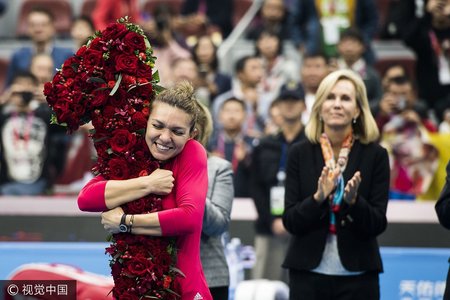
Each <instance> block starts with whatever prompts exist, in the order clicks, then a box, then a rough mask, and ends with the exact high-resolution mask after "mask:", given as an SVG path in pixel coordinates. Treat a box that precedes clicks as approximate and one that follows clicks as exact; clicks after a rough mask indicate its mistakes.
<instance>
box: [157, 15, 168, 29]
mask: <svg viewBox="0 0 450 300" xmlns="http://www.w3.org/2000/svg"><path fill="white" fill-rule="evenodd" d="M168 27H169V21H168V20H167V18H166V17H163V16H159V17H158V18H156V28H157V29H158V31H163V30H165V29H167V28H168Z"/></svg>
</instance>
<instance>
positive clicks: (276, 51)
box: [255, 30, 299, 110]
mask: <svg viewBox="0 0 450 300" xmlns="http://www.w3.org/2000/svg"><path fill="white" fill-rule="evenodd" d="M255 50H256V53H255V55H256V56H258V57H261V59H262V61H263V67H264V76H263V79H262V81H261V88H262V90H263V95H262V96H263V98H264V100H263V101H262V102H263V103H268V104H269V105H270V103H271V102H272V101H273V100H274V99H275V98H276V97H277V96H278V94H279V93H280V89H281V87H282V86H283V85H284V84H285V83H287V82H289V81H298V80H299V72H298V66H297V64H296V63H295V62H294V61H292V60H290V59H289V58H287V57H286V56H285V55H284V54H283V44H282V41H281V40H280V37H279V36H278V35H277V34H276V33H275V32H274V31H270V30H262V31H260V33H259V35H258V36H257V38H256V41H255ZM267 110H268V108H267Z"/></svg>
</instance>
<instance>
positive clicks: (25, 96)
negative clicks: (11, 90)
mask: <svg viewBox="0 0 450 300" xmlns="http://www.w3.org/2000/svg"><path fill="white" fill-rule="evenodd" d="M19 94H20V96H21V97H22V102H23V104H24V105H28V104H30V102H31V100H33V97H34V94H33V92H29V91H23V92H20V93H19Z"/></svg>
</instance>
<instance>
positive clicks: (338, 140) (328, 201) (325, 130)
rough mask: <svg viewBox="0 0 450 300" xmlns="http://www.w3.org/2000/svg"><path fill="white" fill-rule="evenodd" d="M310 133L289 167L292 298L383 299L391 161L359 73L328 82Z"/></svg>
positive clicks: (287, 202) (327, 79)
mask: <svg viewBox="0 0 450 300" xmlns="http://www.w3.org/2000/svg"><path fill="white" fill-rule="evenodd" d="M305 134H306V138H307V140H304V141H302V142H300V143H296V144H295V145H293V146H292V147H291V149H290V151H289V155H288V160H287V164H286V165H287V169H286V184H285V189H286V191H285V207H284V213H283V216H282V218H283V224H284V226H285V227H286V229H287V230H288V232H289V233H291V234H292V237H291V241H290V245H289V248H288V252H287V255H286V258H285V260H284V263H283V266H284V267H285V268H287V269H288V270H289V287H290V290H289V293H290V299H335V300H339V299H368V300H371V299H373V300H378V299H380V284H379V273H380V272H382V271H383V266H382V261H381V255H380V250H379V246H378V242H377V236H378V235H380V234H381V233H382V232H383V231H384V230H385V229H386V226H387V218H386V209H387V204H388V200H389V198H388V191H389V160H388V156H387V154H386V150H385V149H383V148H382V147H381V146H380V145H378V143H377V140H378V135H379V133H378V128H377V125H376V123H375V120H374V119H373V117H372V114H371V112H370V109H369V102H368V100H367V95H366V90H365V86H364V82H363V81H362V80H361V78H360V77H359V76H358V75H357V74H356V73H354V72H353V71H350V70H338V71H334V72H332V73H331V74H329V75H328V76H327V77H325V79H324V80H323V81H322V83H321V84H320V86H319V89H318V90H317V100H316V102H315V103H314V106H313V110H312V115H311V120H310V122H309V123H308V124H307V125H306V128H305Z"/></svg>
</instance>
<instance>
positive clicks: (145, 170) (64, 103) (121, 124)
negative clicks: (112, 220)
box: [44, 17, 181, 300]
mask: <svg viewBox="0 0 450 300" xmlns="http://www.w3.org/2000/svg"><path fill="white" fill-rule="evenodd" d="M154 62H155V57H153V50H152V48H151V46H150V43H149V42H148V39H147V38H146V36H145V35H144V32H143V30H142V29H141V28H140V27H139V26H137V25H135V24H132V23H129V22H128V18H127V17H125V18H121V19H120V20H118V22H117V23H114V24H111V25H110V26H108V27H107V28H106V29H105V30H103V31H102V32H96V33H95V34H94V35H93V36H92V37H91V38H90V39H89V41H88V42H87V43H86V45H84V46H82V47H81V48H80V49H79V50H78V51H77V53H76V54H75V55H74V56H72V57H71V58H69V59H67V60H66V61H65V62H64V65H63V66H62V69H61V70H58V72H57V73H56V75H55V76H54V78H53V80H52V82H48V83H46V85H45V89H44V94H45V96H46V97H47V102H48V104H49V105H50V107H51V108H52V110H53V112H54V114H53V119H52V121H53V122H54V123H57V124H60V125H63V126H66V127H67V130H68V132H69V133H71V132H73V131H75V130H77V129H78V127H79V126H80V125H82V124H85V123H87V122H89V121H92V124H93V126H94V130H93V131H92V132H91V136H92V138H93V140H94V145H95V148H96V150H97V156H98V159H97V163H96V165H95V167H94V169H93V171H94V173H96V174H101V175H102V176H103V177H105V178H106V179H115V180H121V179H128V178H135V177H138V176H145V175H148V174H150V173H151V172H153V171H154V170H155V169H156V168H158V163H157V162H156V161H155V160H153V159H152V158H151V154H150V152H149V150H148V147H147V145H146V143H145V128H146V125H147V119H148V116H149V114H150V102H151V101H152V100H153V99H154V96H155V94H156V92H158V91H159V90H160V89H161V87H159V86H158V85H157V83H158V82H159V78H158V72H155V73H154V74H153V75H152V69H153V67H154ZM122 208H123V209H124V211H125V213H128V214H139V213H149V212H155V211H160V210H161V209H162V205H161V198H159V197H157V196H155V195H149V196H146V197H144V198H141V199H138V200H136V201H133V202H130V203H127V204H126V205H124V206H122ZM106 253H108V254H110V255H111V259H110V266H111V273H112V275H113V278H114V284H115V285H114V288H113V290H112V292H113V296H114V297H115V298H116V299H141V298H143V297H146V298H150V299H170V300H172V299H177V298H179V285H178V283H177V281H176V280H175V279H176V278H177V276H180V274H181V271H179V270H178V269H177V268H175V264H176V249H175V241H174V239H172V238H162V237H149V236H139V235H132V234H128V233H120V234H115V235H113V237H112V239H111V245H110V246H109V247H108V248H106Z"/></svg>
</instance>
